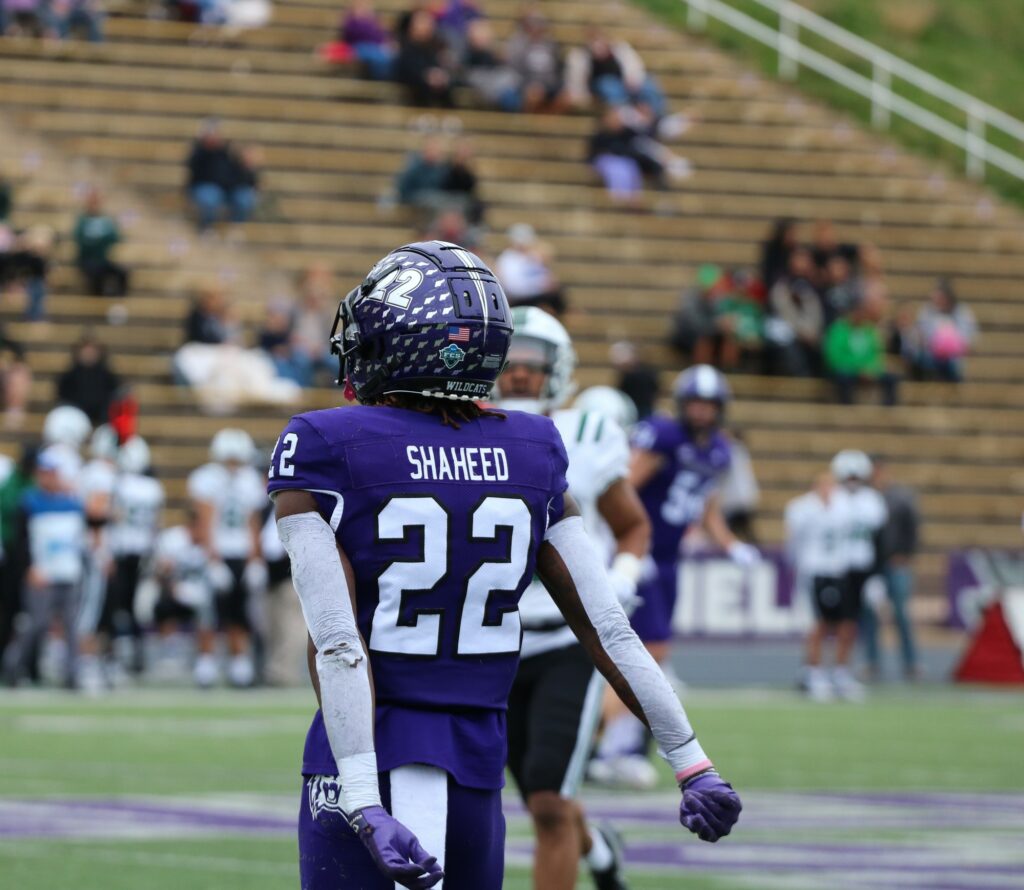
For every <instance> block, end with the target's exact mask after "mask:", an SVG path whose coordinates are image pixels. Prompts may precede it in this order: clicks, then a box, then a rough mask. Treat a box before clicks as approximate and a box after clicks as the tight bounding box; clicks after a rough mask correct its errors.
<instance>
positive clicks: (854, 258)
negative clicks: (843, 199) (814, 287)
mask: <svg viewBox="0 0 1024 890" xmlns="http://www.w3.org/2000/svg"><path fill="white" fill-rule="evenodd" d="M811 255H812V256H813V258H814V266H815V269H816V274H815V281H816V283H817V284H819V285H820V286H824V284H825V282H827V281H828V279H829V268H828V267H829V263H830V262H831V261H832V260H833V259H834V258H835V257H842V258H843V259H845V260H846V262H847V263H848V264H849V265H850V267H851V269H853V270H854V271H856V268H857V263H858V259H859V256H860V250H859V248H858V247H857V245H856V244H849V243H843V242H841V241H840V240H839V238H838V237H837V236H836V227H835V224H834V223H833V222H832V221H831V220H828V219H819V220H817V221H816V222H815V223H814V235H813V239H812V241H811Z"/></svg>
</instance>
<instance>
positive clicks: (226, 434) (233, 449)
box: [210, 428, 256, 464]
mask: <svg viewBox="0 0 1024 890" xmlns="http://www.w3.org/2000/svg"><path fill="white" fill-rule="evenodd" d="M255 458H256V446H255V444H253V441H252V437H251V436H250V435H249V434H248V433H247V432H246V431H245V430H239V429H232V428H228V429H224V430H221V431H220V432H218V433H217V435H215V436H214V437H213V441H212V442H210V460H212V461H214V462H215V463H219V464H227V463H237V464H251V463H252V462H253V461H254V460H255Z"/></svg>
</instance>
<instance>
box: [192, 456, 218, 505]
mask: <svg viewBox="0 0 1024 890" xmlns="http://www.w3.org/2000/svg"><path fill="white" fill-rule="evenodd" d="M225 476H226V473H225V470H224V468H223V467H221V466H219V465H218V464H214V463H209V464H203V465H202V466H201V467H196V469H194V470H193V471H192V472H191V473H189V476H188V483H187V487H188V496H189V497H190V498H193V499H194V500H198V501H209V500H214V499H216V498H217V497H218V496H219V494H220V493H221V492H222V491H223V490H224V486H225V484H226V480H225Z"/></svg>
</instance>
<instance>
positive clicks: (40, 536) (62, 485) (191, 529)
mask: <svg viewBox="0 0 1024 890" xmlns="http://www.w3.org/2000/svg"><path fill="white" fill-rule="evenodd" d="M129 402H130V400H122V402H121V403H116V402H112V403H111V404H110V405H109V406H108V410H107V416H106V418H105V421H106V422H104V423H101V424H99V425H97V426H95V427H94V426H93V423H92V421H90V419H89V417H88V416H87V415H86V414H85V413H84V412H83V411H81V410H80V409H78V408H76V407H74V406H72V405H70V404H64V405H60V406H58V407H57V408H55V409H53V410H52V411H51V412H50V413H49V415H48V416H47V418H46V420H45V423H44V426H43V431H42V440H41V442H39V443H38V444H33V445H31V446H28V447H26V448H25V449H24V451H23V454H22V457H21V459H20V461H19V462H18V463H16V464H15V463H14V462H12V461H10V460H8V459H4V460H3V461H2V462H0V543H2V547H0V570H2V571H0V588H2V589H0V653H2V654H0V667H2V677H3V681H4V682H5V683H6V684H8V685H11V686H18V685H24V684H31V683H40V682H47V683H54V684H59V685H63V686H65V687H67V688H70V689H78V690H82V691H84V692H88V693H94V694H96V693H101V692H103V691H105V690H108V689H111V688H113V687H115V686H118V685H123V684H125V683H128V682H132V679H133V678H138V677H139V676H141V675H142V674H143V673H146V674H148V675H149V677H150V678H151V679H156V680H171V679H180V676H181V674H182V673H183V672H190V673H191V675H192V676H193V678H194V681H195V683H196V684H197V685H199V686H200V687H204V688H205V687H209V686H213V685H215V684H217V683H220V682H222V681H226V682H228V683H229V684H230V685H232V686H236V687H246V686H251V685H254V684H256V683H265V684H274V685H293V684H296V683H298V682H300V681H301V680H302V679H303V678H304V676H305V674H304V663H305V629H304V628H305V625H304V623H303V620H302V615H301V611H300V610H299V605H298V598H297V597H296V596H295V594H294V591H293V590H292V589H291V584H290V580H289V579H290V567H289V561H288V558H287V555H286V554H285V551H284V548H283V547H282V546H281V543H280V541H279V540H278V538H277V532H276V525H275V523H274V521H273V518H272V516H271V508H270V503H269V501H268V499H267V496H266V491H265V483H264V473H263V471H262V469H257V466H261V464H262V460H261V457H262V455H261V454H260V453H259V452H258V450H257V448H256V446H255V444H254V443H253V441H252V439H251V438H250V437H249V435H248V434H247V433H246V432H244V431H243V430H239V429H232V428H226V429H222V430H220V431H218V432H217V433H216V435H215V436H214V437H213V439H212V441H211V443H210V449H209V455H208V458H209V459H208V460H207V461H206V462H205V463H202V464H201V465H200V466H198V467H197V468H196V469H194V470H193V471H192V472H190V473H189V474H188V476H187V480H186V484H185V488H186V499H187V507H186V509H185V512H184V515H183V516H182V517H180V521H179V522H178V523H177V524H165V523H164V521H163V513H164V503H165V497H166V491H165V487H164V485H163V484H162V483H161V482H160V480H158V479H157V478H156V477H155V476H154V475H153V472H152V460H151V454H150V449H149V446H148V445H147V443H146V441H145V440H144V439H142V438H141V437H139V436H138V435H137V434H136V432H135V414H134V410H133V408H132V407H131V405H130V404H129ZM166 462H168V460H167V458H165V463H166Z"/></svg>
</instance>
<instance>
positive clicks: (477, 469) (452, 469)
mask: <svg viewBox="0 0 1024 890" xmlns="http://www.w3.org/2000/svg"><path fill="white" fill-rule="evenodd" d="M405 456H406V458H407V459H408V461H409V464H410V465H411V467H412V468H411V470H410V472H409V478H410V479H429V480H431V481H434V482H507V481H508V455H507V454H506V453H505V449H504V448H465V447H454V448H435V447H434V446H433V445H407V446H406V448H405Z"/></svg>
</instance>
